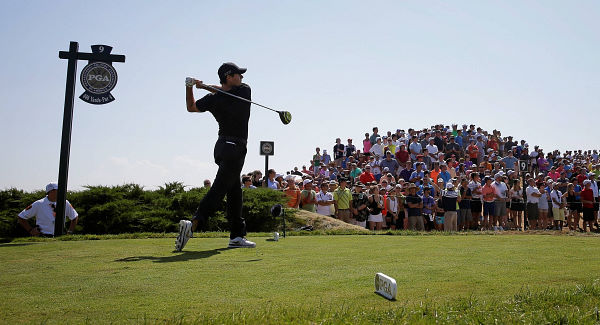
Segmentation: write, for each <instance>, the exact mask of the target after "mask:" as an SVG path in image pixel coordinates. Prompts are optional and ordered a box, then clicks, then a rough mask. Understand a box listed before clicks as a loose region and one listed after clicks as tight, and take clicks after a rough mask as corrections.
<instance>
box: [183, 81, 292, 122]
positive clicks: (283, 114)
mask: <svg viewBox="0 0 600 325" xmlns="http://www.w3.org/2000/svg"><path fill="white" fill-rule="evenodd" d="M185 82H186V83H190V84H191V83H194V82H195V80H194V79H193V78H189V77H188V78H186V80H185ZM202 86H203V87H204V88H208V89H211V90H214V91H218V92H220V93H223V94H226V95H229V96H231V97H234V98H237V99H241V100H243V101H245V102H248V103H250V104H254V105H257V106H260V107H262V108H266V109H268V110H270V111H273V112H276V113H277V114H279V119H280V120H281V123H283V124H285V125H287V124H290V122H291V121H292V113H290V112H288V111H278V110H274V109H272V108H270V107H267V106H264V105H261V104H259V103H255V102H253V101H251V100H247V99H246V98H244V97H240V96H236V95H234V94H231V93H228V92H226V91H224V90H221V89H219V88H215V87H211V86H209V85H206V84H202Z"/></svg>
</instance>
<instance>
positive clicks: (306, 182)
mask: <svg viewBox="0 0 600 325" xmlns="http://www.w3.org/2000/svg"><path fill="white" fill-rule="evenodd" d="M308 183H312V179H305V180H304V181H303V182H302V185H306V184H308Z"/></svg>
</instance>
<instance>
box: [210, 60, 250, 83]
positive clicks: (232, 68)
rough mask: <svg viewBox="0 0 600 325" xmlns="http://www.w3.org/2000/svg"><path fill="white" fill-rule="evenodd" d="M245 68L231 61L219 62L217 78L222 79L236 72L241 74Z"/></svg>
mask: <svg viewBox="0 0 600 325" xmlns="http://www.w3.org/2000/svg"><path fill="white" fill-rule="evenodd" d="M246 70H247V69H246V68H240V67H238V66H237V65H236V64H235V63H233V62H226V63H223V64H221V66H220V67H219V71H218V72H217V73H218V74H219V79H222V80H224V79H225V77H227V76H229V75H233V74H236V73H239V74H243V73H244V72H246Z"/></svg>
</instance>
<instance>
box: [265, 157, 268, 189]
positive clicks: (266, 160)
mask: <svg viewBox="0 0 600 325" xmlns="http://www.w3.org/2000/svg"><path fill="white" fill-rule="evenodd" d="M268 178H269V156H268V155H265V181H266V180H267V179H268ZM267 185H269V184H267Z"/></svg>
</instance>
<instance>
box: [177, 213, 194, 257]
mask: <svg viewBox="0 0 600 325" xmlns="http://www.w3.org/2000/svg"><path fill="white" fill-rule="evenodd" d="M191 237H192V222H191V221H189V220H181V221H179V235H177V239H176V240H175V251H177V252H181V250H182V249H183V247H185V244H187V242H188V240H190V238H191Z"/></svg>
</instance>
